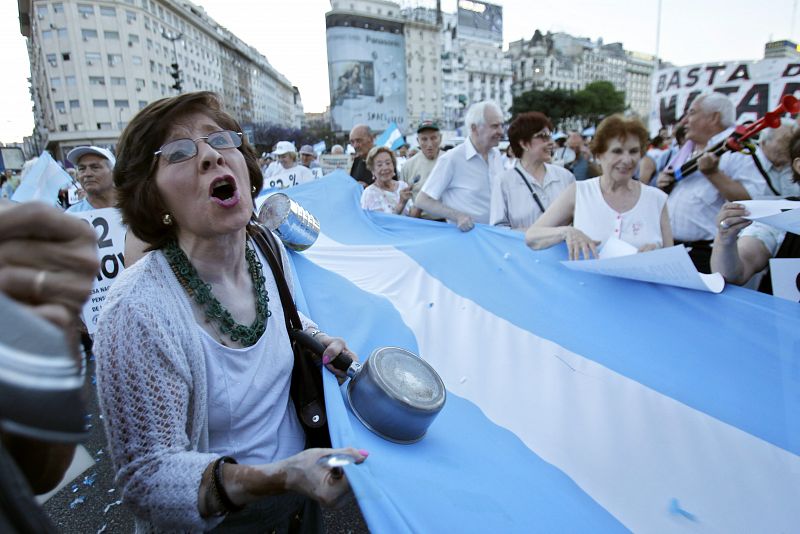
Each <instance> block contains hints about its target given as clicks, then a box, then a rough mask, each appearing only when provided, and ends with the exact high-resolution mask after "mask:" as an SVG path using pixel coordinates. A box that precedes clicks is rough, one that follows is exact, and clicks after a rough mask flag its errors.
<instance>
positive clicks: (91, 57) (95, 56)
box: [85, 52, 103, 65]
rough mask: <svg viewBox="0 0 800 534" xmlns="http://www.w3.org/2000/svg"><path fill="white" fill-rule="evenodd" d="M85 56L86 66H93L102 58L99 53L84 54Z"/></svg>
mask: <svg viewBox="0 0 800 534" xmlns="http://www.w3.org/2000/svg"><path fill="white" fill-rule="evenodd" d="M85 56H86V64H87V65H94V64H96V63H99V62H100V60H102V59H103V56H101V55H100V52H86V54H85Z"/></svg>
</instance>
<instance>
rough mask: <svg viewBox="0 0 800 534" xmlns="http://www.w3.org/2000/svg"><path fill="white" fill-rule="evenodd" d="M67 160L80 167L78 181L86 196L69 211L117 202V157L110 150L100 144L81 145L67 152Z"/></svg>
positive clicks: (113, 204)
mask: <svg viewBox="0 0 800 534" xmlns="http://www.w3.org/2000/svg"><path fill="white" fill-rule="evenodd" d="M67 160H69V162H70V163H72V164H73V165H75V167H77V169H78V182H80V184H81V187H82V188H83V190H84V191H86V198H84V199H83V200H81V201H80V202H78V203H77V204H75V205H74V206H70V207H69V208H68V209H67V213H78V212H81V211H89V210H98V209H100V208H112V207H114V206H115V205H116V203H117V193H116V190H115V189H114V177H113V172H114V164H115V163H116V161H117V160H116V158H114V155H113V154H112V153H111V151H110V150H108V149H106V148H101V147H99V146H79V147H77V148H73V149H72V150H70V151H69V154H67Z"/></svg>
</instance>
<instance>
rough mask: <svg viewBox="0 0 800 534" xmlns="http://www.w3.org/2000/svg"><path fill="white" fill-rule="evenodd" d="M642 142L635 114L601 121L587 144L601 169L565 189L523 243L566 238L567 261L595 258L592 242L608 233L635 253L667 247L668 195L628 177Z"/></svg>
mask: <svg viewBox="0 0 800 534" xmlns="http://www.w3.org/2000/svg"><path fill="white" fill-rule="evenodd" d="M647 141H648V135H647V129H645V127H644V125H643V124H642V123H641V122H640V121H639V120H637V119H626V118H625V117H623V116H621V115H613V116H611V117H609V118H607V119H605V120H604V121H603V122H601V123H600V126H599V127H598V128H597V133H596V135H595V137H594V139H593V140H592V145H591V148H592V152H594V154H595V156H596V158H597V161H599V162H600V166H601V167H602V169H603V174H602V175H601V176H599V177H597V178H592V179H589V180H584V181H581V182H576V183H575V184H573V185H571V186H570V187H569V188H567V189H566V190H565V191H564V192H563V193H562V194H561V195H560V196H559V197H558V198H557V199H556V201H555V202H554V203H553V204H552V205H551V206H550V207H549V208H548V209H547V211H545V213H544V215H542V216H541V217H540V218H539V219H538V220H537V221H536V223H534V225H533V226H531V227H530V228H529V229H528V231H527V232H526V234H525V241H526V243H527V244H528V246H529V247H531V248H533V249H541V248H547V247H551V246H553V245H555V244H557V243H560V242H561V241H566V243H567V249H568V251H569V258H570V259H571V260H577V259H580V258H581V257H583V258H589V257H591V256H595V257H596V256H597V246H598V245H600V244H601V243H604V242H605V241H606V240H608V239H609V238H610V237H616V238H618V239H621V240H623V241H626V242H628V243H630V244H631V245H634V246H635V247H636V248H637V249H639V252H644V251H647V250H652V249H655V248H659V247H668V246H672V244H673V241H672V230H671V229H670V226H669V215H668V213H667V195H666V194H665V193H664V192H663V191H661V190H659V189H656V188H654V187H650V186H647V185H644V184H642V183H641V182H639V181H637V180H634V179H633V174H634V172H635V171H636V168H637V166H638V164H639V160H640V159H641V158H642V154H643V153H644V148H645V146H647Z"/></svg>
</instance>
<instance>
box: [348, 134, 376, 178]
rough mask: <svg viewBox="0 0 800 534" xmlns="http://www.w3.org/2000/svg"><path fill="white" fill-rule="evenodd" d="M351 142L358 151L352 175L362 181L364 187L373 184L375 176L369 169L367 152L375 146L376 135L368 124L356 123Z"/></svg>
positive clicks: (351, 171)
mask: <svg viewBox="0 0 800 534" xmlns="http://www.w3.org/2000/svg"><path fill="white" fill-rule="evenodd" d="M350 144H351V145H352V146H353V148H354V149H355V151H356V157H355V159H354V160H353V165H352V166H351V167H350V176H352V177H353V179H354V180H355V181H356V182H358V183H360V184H361V185H362V187H367V186H368V185H372V182H374V181H375V178H374V177H373V176H372V172H371V171H370V170H369V169H367V154H369V151H370V150H372V147H373V146H375V136H374V135H373V134H372V130H370V129H369V126H367V125H366V124H356V125H355V126H353V129H352V130H350Z"/></svg>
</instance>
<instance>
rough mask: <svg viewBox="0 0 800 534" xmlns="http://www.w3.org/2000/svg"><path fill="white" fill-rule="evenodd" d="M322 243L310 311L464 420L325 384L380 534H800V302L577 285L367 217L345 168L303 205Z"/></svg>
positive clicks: (480, 242)
mask: <svg viewBox="0 0 800 534" xmlns="http://www.w3.org/2000/svg"><path fill="white" fill-rule="evenodd" d="M286 193H287V194H289V195H291V196H292V197H293V198H294V199H295V200H296V201H298V202H299V203H300V204H301V205H302V206H304V207H305V208H306V209H307V210H309V211H310V212H311V213H313V214H314V215H315V216H316V217H317V218H319V220H320V223H321V229H322V233H321V235H320V237H319V239H318V241H317V242H316V243H315V244H314V245H313V246H312V247H311V248H310V249H308V250H307V251H305V252H303V253H292V258H293V264H294V269H295V273H296V276H297V279H298V280H299V282H300V283H299V284H297V285H299V286H301V288H302V291H300V292H298V305H299V306H300V308H301V309H303V310H304V311H305V312H307V313H308V314H309V315H310V316H311V317H312V318H314V319H315V320H316V321H317V322H318V323H319V325H320V327H321V328H322V329H324V330H325V331H327V332H330V333H331V334H334V335H338V336H341V337H344V338H345V339H346V340H347V341H348V344H349V345H350V347H351V348H352V349H353V350H354V351H355V352H357V353H358V354H359V355H360V357H361V359H362V360H363V359H365V358H366V357H368V356H369V354H370V353H371V352H372V351H373V350H375V349H376V348H379V347H383V346H399V347H404V348H406V349H408V350H411V351H412V352H415V353H417V354H419V355H420V356H421V357H422V358H424V359H425V360H426V361H428V362H429V363H430V364H431V365H433V367H434V368H435V369H436V370H437V371H438V372H439V374H440V375H441V376H442V379H443V380H444V382H445V384H446V386H447V389H448V398H447V404H446V405H445V407H444V409H443V410H442V412H441V413H440V414H439V416H438V418H437V419H436V420H435V421H434V422H433V424H432V425H431V427H430V428H429V430H428V433H427V434H426V436H425V437H424V438H423V439H422V440H421V441H420V442H418V443H415V444H411V445H400V444H395V443H391V442H388V441H385V440H383V439H381V438H379V437H377V436H376V435H374V434H372V433H371V432H370V431H369V430H367V429H366V428H365V427H364V426H363V425H362V424H361V423H360V422H359V421H358V420H357V419H356V418H355V416H354V415H353V414H352V413H351V412H350V409H349V407H348V406H347V404H346V401H345V400H344V397H343V392H344V388H341V389H340V388H339V387H338V385H337V383H336V381H335V380H334V379H333V377H332V375H331V374H330V373H328V372H327V371H324V373H325V376H326V378H325V387H326V401H327V406H328V414H329V418H330V425H331V433H332V438H333V442H334V446H343V445H352V446H356V447H358V448H364V449H367V450H368V451H369V452H370V456H369V458H368V460H367V461H366V462H365V463H363V464H362V465H358V466H348V467H347V468H346V471H347V475H348V478H349V480H350V483H351V485H352V487H353V490H354V492H355V495H356V497H357V499H358V503H359V505H360V507H361V509H362V511H363V513H364V516H365V518H366V520H367V523H368V525H369V527H370V529H371V530H372V531H373V532H380V533H385V532H458V533H464V532H466V533H471V532H475V533H479V532H480V533H486V532H502V533H508V532H519V533H530V532H623V531H627V530H632V531H635V532H659V533H660V532H797V531H798V528H800V456H799V454H800V306H798V304H796V303H792V302H789V301H785V300H783V299H778V298H773V297H770V296H767V295H762V294H759V293H755V292H752V291H749V290H745V289H742V288H738V287H727V288H725V290H724V291H723V292H722V293H721V294H719V295H715V294H711V293H705V292H699V291H693V290H687V289H681V288H674V287H667V286H660V285H654V284H649V283H643V282H636V281H632V280H623V279H616V278H610V277H603V276H599V275H593V274H588V273H580V272H574V271H571V270H569V269H566V268H564V266H563V265H561V264H560V263H559V262H560V261H561V260H564V259H565V258H566V249H565V247H564V246H563V245H561V246H557V247H553V248H551V249H548V250H544V251H538V252H534V251H531V250H529V249H528V248H527V247H525V245H524V242H523V239H522V235H521V234H519V233H514V232H511V231H508V230H505V229H498V228H492V227H488V226H484V225H476V228H475V230H473V231H471V232H468V233H462V232H460V231H458V230H457V229H456V228H455V227H454V226H452V225H447V224H440V223H436V222H433V221H425V220H418V219H410V218H406V217H400V216H394V215H386V214H382V213H377V212H366V211H363V210H361V209H360V208H359V195H360V193H361V187H359V186H358V184H356V183H355V182H353V180H352V179H350V178H349V177H347V176H346V175H344V174H343V173H342V172H336V173H334V174H332V175H329V176H327V177H325V178H323V179H321V180H319V181H317V182H313V183H310V184H306V185H301V186H298V187H295V188H292V189H290V190H288V191H286Z"/></svg>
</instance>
